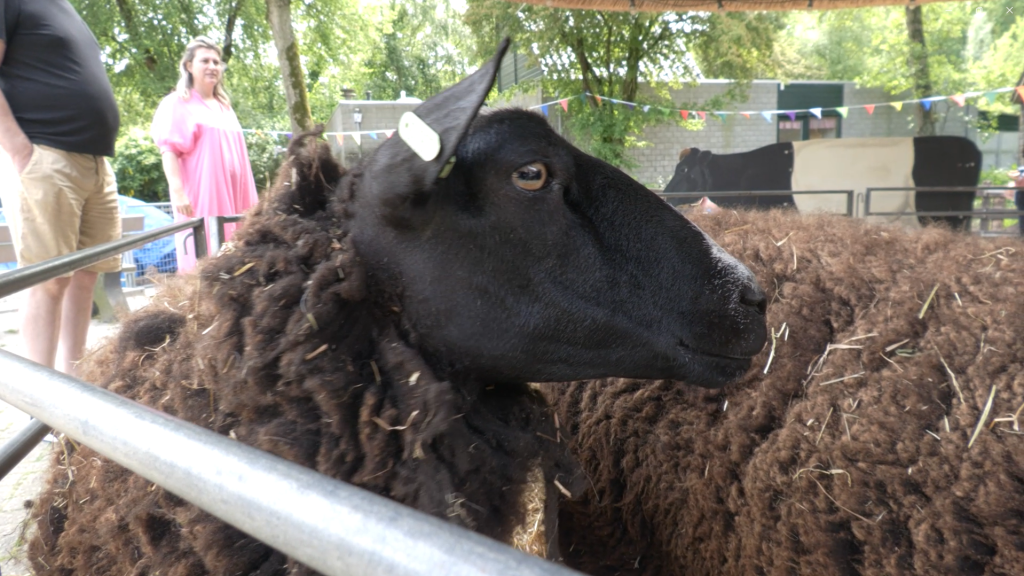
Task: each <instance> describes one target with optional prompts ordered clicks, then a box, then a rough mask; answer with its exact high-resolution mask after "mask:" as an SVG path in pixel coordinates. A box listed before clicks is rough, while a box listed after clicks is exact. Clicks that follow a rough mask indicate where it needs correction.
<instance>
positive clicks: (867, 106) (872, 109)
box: [864, 104, 875, 116]
mask: <svg viewBox="0 0 1024 576" xmlns="http://www.w3.org/2000/svg"><path fill="white" fill-rule="evenodd" d="M864 109H865V110H867V111H868V116H871V115H872V114H874V113H875V105H874V104H865V105H864Z"/></svg>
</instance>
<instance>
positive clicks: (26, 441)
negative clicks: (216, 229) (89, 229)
mask: <svg viewBox="0 0 1024 576" xmlns="http://www.w3.org/2000/svg"><path fill="white" fill-rule="evenodd" d="M202 224H203V219H202V218H192V219H190V220H184V221H182V222H178V223H176V224H170V225H168V226H163V227H161V228H156V229H153V230H150V231H148V232H142V233H139V234H133V235H132V236H128V237H126V238H121V239H120V240H114V241H112V242H107V243H106V244H100V245H99V246H93V247H91V248H86V249H84V250H79V251H77V252H74V253H72V254H67V255H65V256H59V257H57V258H53V259H51V260H47V261H45V262H40V263H38V264H33V265H31V266H26V267H24V268H17V269H15V270H11V271H9V272H4V273H2V274H0V298H6V297H7V296H10V295H11V294H15V293H17V292H20V291H22V290H24V289H26V288H30V287H32V286H35V285H36V284H39V283H41V282H46V281H47V280H52V279H54V278H57V277H58V276H63V275H64V274H67V273H69V272H74V271H75V270H78V269H80V268H84V267H86V266H89V265H92V264H95V263H97V262H100V261H102V260H105V259H107V258H109V257H111V256H114V255H117V254H121V253H122V252H126V251H128V250H131V249H133V248H138V247H139V246H142V245H144V244H148V243H150V242H152V241H153V240H158V239H160V238H163V237H165V236H170V235H171V234H175V233H177V232H180V231H182V230H187V229H189V228H191V229H193V230H194V231H195V234H196V238H202V239H203V242H202V244H200V243H198V242H197V243H196V251H197V252H199V251H200V250H202V254H203V255H205V254H206V241H205V239H206V231H205V228H204V226H202ZM49 432H50V427H49V426H47V425H46V424H44V423H42V422H40V421H38V420H32V421H31V422H29V424H28V425H27V426H26V427H25V428H24V429H22V430H21V431H20V432H18V433H17V434H15V435H14V437H13V438H11V439H10V440H8V441H7V443H5V444H4V445H3V446H0V479H3V478H4V477H6V476H7V474H9V473H10V471H11V470H13V469H14V467H15V466H17V465H18V463H19V462H21V461H22V460H24V459H25V457H26V456H28V454H29V452H31V451H32V449H33V448H35V447H36V445H37V444H39V442H40V441H42V439H43V438H44V437H46V435H47V434H49Z"/></svg>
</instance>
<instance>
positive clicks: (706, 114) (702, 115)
mask: <svg viewBox="0 0 1024 576" xmlns="http://www.w3.org/2000/svg"><path fill="white" fill-rule="evenodd" d="M697 116H700V119H701V120H707V119H708V113H707V112H701V111H699V110H698V111H697Z"/></svg>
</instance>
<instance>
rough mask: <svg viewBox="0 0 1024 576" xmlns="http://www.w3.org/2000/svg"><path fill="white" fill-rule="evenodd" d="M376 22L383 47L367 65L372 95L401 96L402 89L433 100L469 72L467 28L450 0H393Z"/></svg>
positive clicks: (379, 97) (413, 94)
mask: <svg viewBox="0 0 1024 576" xmlns="http://www.w3.org/2000/svg"><path fill="white" fill-rule="evenodd" d="M381 12H382V13H386V14H388V15H389V17H388V18H386V19H382V21H381V22H380V24H379V25H378V36H379V37H380V46H379V47H378V48H377V49H375V50H373V51H372V52H371V53H370V54H369V55H368V57H367V58H366V61H365V62H364V65H365V66H366V68H367V69H368V70H371V71H373V74H371V75H370V77H369V78H368V79H367V81H366V83H365V84H364V87H365V89H367V90H371V91H372V92H373V97H374V98H377V99H384V100H394V99H397V98H398V97H399V95H400V93H401V91H402V90H404V91H405V92H406V93H407V94H408V95H410V96H416V97H419V98H423V99H426V98H429V97H430V96H433V95H434V94H437V93H438V92H440V91H441V90H443V89H444V88H447V87H448V86H450V85H452V84H454V83H456V82H458V81H459V80H461V79H462V77H463V76H465V73H466V69H467V67H468V62H467V60H466V54H467V53H468V42H469V38H470V36H469V31H468V30H467V28H466V26H465V25H464V24H463V23H462V20H461V16H460V15H459V14H458V13H457V12H456V11H455V10H454V9H453V8H452V5H451V2H450V1H449V0H423V1H420V2H404V1H400V0H389V1H388V2H387V5H386V7H382V9H381Z"/></svg>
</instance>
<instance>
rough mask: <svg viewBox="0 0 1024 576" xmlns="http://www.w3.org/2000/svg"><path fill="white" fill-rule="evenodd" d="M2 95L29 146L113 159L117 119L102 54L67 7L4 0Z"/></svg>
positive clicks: (46, 0)
mask: <svg viewBox="0 0 1024 576" xmlns="http://www.w3.org/2000/svg"><path fill="white" fill-rule="evenodd" d="M0 34H2V35H3V37H2V38H0V39H2V40H3V41H4V43H5V44H6V51H5V53H4V59H3V62H2V63H0V89H2V90H3V93H4V97H6V98H7V102H8V104H10V106H11V111H12V112H13V113H14V118H15V120H17V121H18V125H19V126H20V127H21V129H22V131H24V132H25V135H26V136H28V139H29V140H31V141H32V143H33V144H45V145H47V146H52V147H54V148H57V149H59V150H64V151H67V152H78V153H81V154H93V155H96V156H113V155H114V141H115V140H116V139H117V129H118V126H119V124H120V117H119V116H118V113H117V102H116V101H115V100H114V92H113V90H112V89H111V88H110V81H109V80H108V79H107V72H106V70H104V67H103V62H102V61H101V60H100V47H99V44H98V43H97V42H96V38H95V37H93V35H92V32H90V31H89V27H88V26H86V24H85V22H84V21H83V20H82V18H81V17H80V16H79V15H78V13H77V12H75V9H74V8H72V7H71V4H69V3H68V2H67V0H3V10H0Z"/></svg>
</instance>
